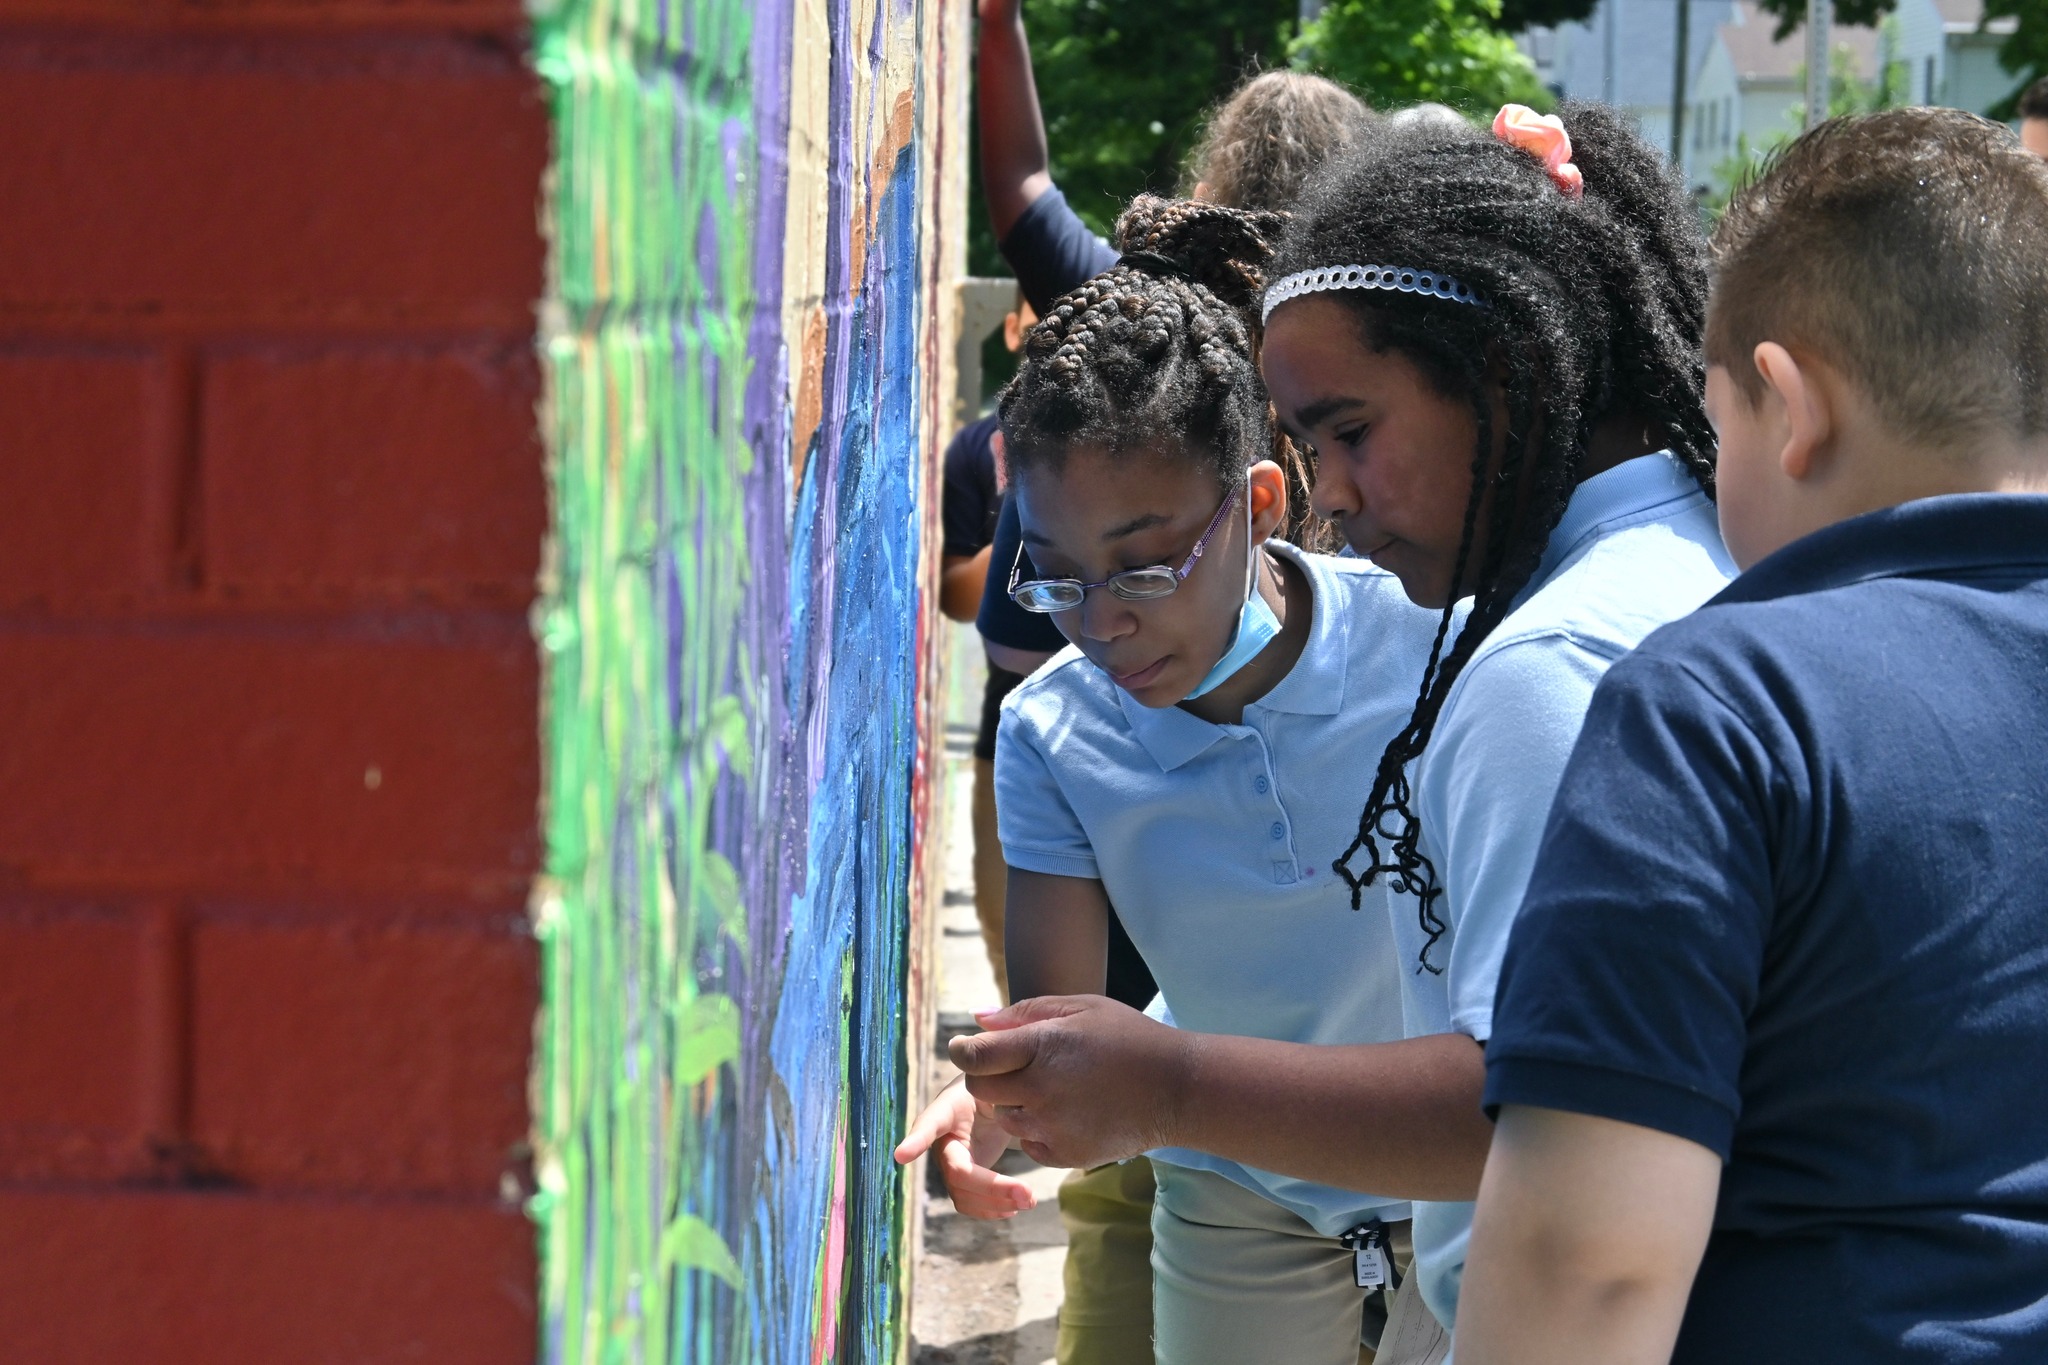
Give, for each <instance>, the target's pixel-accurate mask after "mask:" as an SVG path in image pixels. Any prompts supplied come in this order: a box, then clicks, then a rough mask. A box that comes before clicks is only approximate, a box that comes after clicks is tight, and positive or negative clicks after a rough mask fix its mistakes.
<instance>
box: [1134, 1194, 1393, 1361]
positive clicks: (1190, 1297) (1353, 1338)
mask: <svg viewBox="0 0 2048 1365" xmlns="http://www.w3.org/2000/svg"><path fill="white" fill-rule="evenodd" d="M1155 1170H1156V1174H1157V1179H1158V1187H1159V1194H1158V1198H1157V1201H1156V1202H1155V1203H1154V1205H1153V1209H1152V1312H1153V1322H1154V1338H1153V1341H1154V1352H1155V1354H1156V1357H1157V1360H1158V1365H1245V1362H1248V1361H1260V1362H1264V1361H1272V1362H1274V1365H1369V1362H1371V1360H1372V1359H1373V1353H1372V1351H1370V1350H1368V1349H1366V1348H1364V1347H1362V1346H1361V1345H1360V1344H1359V1335H1360V1330H1361V1328H1362V1327H1363V1326H1365V1325H1366V1324H1367V1323H1368V1322H1370V1324H1371V1331H1370V1332H1369V1333H1368V1335H1371V1336H1372V1337H1374V1338H1375V1339H1377V1335H1378V1329H1379V1327H1380V1326H1381V1325H1382V1324H1384V1322H1385V1321H1386V1312H1387V1304H1386V1302H1385V1299H1384V1296H1383V1295H1381V1294H1379V1293H1377V1292H1375V1293H1374V1294H1372V1295H1371V1296H1370V1297H1371V1299H1372V1302H1370V1303H1369V1302H1368V1295H1367V1291H1365V1290H1363V1289H1360V1288H1359V1287H1358V1281H1357V1279H1356V1277H1355V1275H1354V1273H1353V1258H1352V1254H1351V1252H1350V1251H1349V1250H1347V1249H1346V1248H1345V1247H1344V1246H1343V1245H1342V1244H1341V1243H1339V1242H1338V1241H1337V1239H1336V1238H1334V1237H1326V1236H1324V1235H1323V1234H1322V1233H1320V1232H1318V1231H1316V1230H1315V1229H1314V1228H1313V1227H1310V1226H1309V1225H1308V1224H1307V1223H1306V1222H1304V1221H1302V1219H1301V1218H1300V1217H1298V1216H1297V1215H1295V1214H1294V1213H1292V1212H1290V1211H1289V1210H1287V1209H1284V1208H1282V1207H1280V1206H1279V1205H1278V1204H1275V1203H1274V1202H1273V1201H1272V1200H1270V1199H1267V1198H1265V1197H1263V1196H1261V1195H1257V1194H1254V1193H1252V1192H1251V1191H1250V1190H1248V1189H1245V1188H1244V1187H1243V1186H1242V1185H1239V1184H1236V1183H1235V1182H1233V1181H1230V1180H1226V1179H1224V1178H1223V1177H1222V1176H1220V1175H1216V1174H1214V1173H1212V1172H1209V1171H1197V1170H1191V1169H1189V1168H1187V1167H1185V1166H1172V1165H1168V1164H1166V1163H1164V1162H1161V1163H1160V1164H1159V1165H1158V1166H1157V1167H1156V1168H1155ZM1387 1230H1388V1232H1389V1233H1390V1234H1391V1236H1390V1240H1391V1241H1392V1243H1393V1247H1392V1250H1393V1253H1394V1264H1395V1267H1396V1269H1397V1270H1398V1271H1399V1272H1400V1273H1401V1275H1402V1276H1403V1277H1404V1279H1405V1278H1406V1277H1407V1275H1408V1271H1409V1268H1410V1266H1411V1265H1412V1263H1413V1259H1414V1248H1413V1244H1412V1242H1411V1240H1410V1238H1409V1229H1408V1224H1406V1223H1393V1224H1389V1225H1388V1229H1387ZM1412 1285H1413V1282H1412V1281H1408V1283H1407V1285H1406V1286H1404V1287H1406V1288H1407V1289H1408V1292H1410V1293H1412V1292H1414V1291H1413V1288H1412Z"/></svg>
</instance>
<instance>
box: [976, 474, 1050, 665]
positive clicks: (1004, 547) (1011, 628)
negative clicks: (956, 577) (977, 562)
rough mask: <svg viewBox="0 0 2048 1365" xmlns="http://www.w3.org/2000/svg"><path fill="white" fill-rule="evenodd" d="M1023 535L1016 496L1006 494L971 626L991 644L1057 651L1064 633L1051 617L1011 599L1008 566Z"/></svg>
mask: <svg viewBox="0 0 2048 1365" xmlns="http://www.w3.org/2000/svg"><path fill="white" fill-rule="evenodd" d="M1023 535H1024V533H1023V531H1022V530H1021V529H1020V528H1019V527H1018V525H1017V500H1016V499H1015V498H1008V497H1006V498H1004V499H1003V506H1002V511H1001V513H1000V514H999V515H998V516H997V518H996V538H995V540H994V541H993V542H992V544H993V545H994V548H993V549H991V550H990V551H989V555H988V579H987V581H986V582H985V583H984V584H983V585H982V589H981V611H980V613H979V614H978V615H977V616H976V617H975V618H974V628H975V629H976V630H978V631H980V632H981V638H982V639H984V640H987V641H989V642H990V643H992V644H998V645H1008V646H1009V647H1010V648H1011V649H1028V650H1031V651H1032V652H1033V653H1037V654H1053V653H1057V652H1058V651H1060V650H1062V649H1065V648H1066V647H1067V637H1066V636H1064V635H1062V634H1060V628H1059V627H1058V626H1056V625H1054V624H1053V623H1052V618H1051V617H1050V616H1043V615H1040V614H1039V613H1037V612H1035V611H1026V610H1024V608H1022V607H1020V606H1018V605H1017V604H1016V603H1015V602H1013V601H1011V600H1010V570H1011V568H1012V567H1013V566H1014V565H1015V564H1016V563H1017V555H1018V550H1019V548H1020V547H1021V546H1022V544H1023ZM1024 567H1025V576H1026V577H1029V576H1030V570H1031V561H1030V560H1028V559H1027V560H1025V561H1024Z"/></svg>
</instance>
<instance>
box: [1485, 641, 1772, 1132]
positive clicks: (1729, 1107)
mask: <svg viewBox="0 0 2048 1365" xmlns="http://www.w3.org/2000/svg"><path fill="white" fill-rule="evenodd" d="M1779 773H1780V769H1779V768H1778V766H1777V765H1776V764H1774V763H1773V761H1772V759H1771V756H1770V753H1769V752H1768V751H1767V749H1766V748H1765V746H1764V745H1763V744H1762V743H1761V742H1760V741H1759V740H1758V739H1757V738H1756V736H1755V735H1754V733H1753V732H1752V731H1751V729H1750V727H1748V726H1747V725H1745V724H1744V723H1743V721H1742V719H1741V718H1740V717H1739V716H1737V715H1736V714H1735V713H1734V712H1733V711H1732V710H1731V709H1729V707H1728V706H1727V705H1725V704H1724V703H1723V702H1722V701H1721V700H1720V699H1719V698H1717V697H1716V696H1715V695H1714V694H1713V693H1712V692H1710V691H1709V690H1708V689H1707V688H1706V687H1705V686H1704V685H1702V684H1701V683H1700V682H1699V681H1698V680H1697V679H1696V678H1695V677H1694V675H1693V674H1692V673H1691V672H1690V671H1689V670H1687V669H1686V668H1685V667H1683V666H1682V665H1680V664H1679V663H1677V662H1675V661H1672V660H1668V659H1663V658H1657V657H1652V656H1649V655H1646V654H1644V653H1640V652H1639V653H1637V654H1636V655H1633V656H1631V657H1629V658H1626V659H1623V660H1622V661H1621V662H1620V663H1618V664H1616V665H1615V666H1614V667H1613V668H1612V669H1611V670H1610V671H1609V672H1608V674H1607V676H1606V678H1605V679H1603V680H1602V682H1601V684H1600V686H1599V688H1598V690H1597V691H1595V693H1594V695H1593V704H1592V707H1591V709H1590V710H1589V711H1588V712H1587V715H1586V724H1585V728H1584V729H1583V730H1582V731H1581V732H1580V735H1579V740H1578V743H1577V745H1576V746H1575V747H1574V749H1573V750H1572V756H1571V761H1570V763H1569V764H1568V765H1567V766H1566V768H1565V773H1564V779H1563V782H1562V784H1561V785H1560V786H1559V788H1558V793H1557V800H1556V802H1555V804H1554V805H1553V806H1552V807H1551V812H1550V820H1549V823H1548V825H1547V827H1546V828H1545V831H1544V836H1543V844H1542V848H1541V850H1540V852H1539V853H1538V855H1537V859H1536V867H1535V870H1534V872H1533V873H1532V874H1531V876H1530V879H1529V888H1528V892H1527V894H1526V896H1525V897H1524V899H1523V903H1522V913H1521V917H1520V918H1519V919H1518V920H1517V922H1516V926H1515V929H1514V933H1513V934H1512V936H1511V937H1510V939H1509V943H1508V950H1507V957H1506V960H1505V962H1504V963H1503V965H1502V968H1501V975H1500V988H1499V994H1498V995H1497V996H1496V998H1495V1001H1494V1016H1493V1026H1494V1027H1493V1037H1492V1038H1491V1040H1489V1042H1488V1043H1487V1048H1486V1107H1487V1110H1488V1112H1489V1113H1497V1112H1498V1110H1499V1107H1500V1106H1501V1105H1503V1104H1524V1105H1533V1106H1537V1107H1540V1108H1545V1109H1560V1110H1566V1111H1569V1112H1572V1113H1580V1114H1592V1115H1595V1116H1597V1117H1601V1118H1610V1119H1616V1120H1619V1121H1621V1122H1623V1123H1633V1124H1636V1125H1639V1126H1641V1127H1645V1128H1654V1129H1657V1130H1659V1131H1660V1132H1666V1133H1671V1134H1674V1135H1675V1136H1678V1137H1682V1138H1686V1139H1688V1140H1690V1141H1693V1142H1697V1143H1699V1144H1700V1145H1701V1146H1703V1147H1707V1148H1709V1149H1711V1150H1712V1151H1714V1152H1716V1153H1718V1154H1719V1155H1720V1156H1721V1157H1722V1159H1723V1160H1726V1159H1727V1157H1728V1152H1729V1147H1730V1143H1731V1140H1732V1138H1733V1135H1734V1129H1735V1121H1736V1118H1737V1117H1738V1115H1739V1114H1740V1112H1741V1094H1740V1090H1739V1088H1738V1083H1739V1080H1740V1077H1741V1073H1742V1062H1743V1056H1744V1053H1745V1051H1746V1048H1747V1043H1748V1028H1747V1021H1748V1019H1749V1016H1750V1012H1751V1008H1752V1006H1753V1005H1754V1004H1755V1002H1756V996H1757V991H1758V981H1759V978H1760V976H1761V973H1762V969H1763V955H1764V944H1765V941H1766V938H1767V936H1768V934H1769V931H1770V922H1771V917H1772V910H1773V904H1774V897H1773V894H1772V886H1773V878H1772V869H1771V863H1772V859H1771V844H1772V837H1771V833H1770V831H1771V828H1772V811H1773V809H1783V808H1784V805H1783V803H1784V800H1785V796H1784V791H1783V779H1782V778H1781V777H1780V775H1779Z"/></svg>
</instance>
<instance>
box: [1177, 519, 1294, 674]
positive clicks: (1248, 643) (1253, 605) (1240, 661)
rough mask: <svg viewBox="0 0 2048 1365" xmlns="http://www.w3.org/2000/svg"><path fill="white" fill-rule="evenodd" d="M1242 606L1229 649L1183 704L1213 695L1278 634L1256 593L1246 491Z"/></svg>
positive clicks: (1269, 611)
mask: <svg viewBox="0 0 2048 1365" xmlns="http://www.w3.org/2000/svg"><path fill="white" fill-rule="evenodd" d="M1244 543H1245V566H1244V605H1243V606H1242V607H1240V608H1239V609H1238V613H1237V633H1236V634H1235V635H1234V636H1232V637H1231V641H1230V648H1228V649H1226V650H1224V651H1223V657H1222V658H1220V659H1218V660H1217V661H1216V666H1215V667H1214V668H1212V669H1210V670H1209V672H1208V673H1207V674H1206V675H1205V676H1204V677H1203V679H1202V681H1200V682H1199V683H1197V684H1195V690H1194V691H1192V692H1190V693H1188V694H1187V696H1186V697H1185V698H1183V700H1186V701H1193V700H1194V699H1195V698H1196V697H1199V696H1201V695H1202V694H1203V693H1204V692H1213V691H1215V690H1216V689H1217V688H1219V687H1221V686H1222V685H1223V684H1224V683H1226V682H1228V681H1230V679H1231V677H1232V675H1234V674H1235V673H1236V672H1237V671H1238V670H1239V669H1240V668H1243V667H1244V666H1245V665H1246V664H1248V663H1250V662H1251V661H1252V660H1253V659H1255V658H1257V657H1258V654H1259V651H1260V650H1262V649H1264V648H1265V647H1266V646H1267V645H1270V644H1272V643H1273V637H1274V636H1276V635H1278V634H1279V633H1280V618H1279V617H1277V616H1275V615H1274V614H1273V609H1272V608H1271V607H1269V606H1267V605H1266V595H1265V594H1264V593H1262V592H1260V591H1259V547H1258V546H1256V545H1254V544H1252V499H1251V493H1250V490H1246V493H1245V499H1244Z"/></svg>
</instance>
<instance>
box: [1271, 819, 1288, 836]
mask: <svg viewBox="0 0 2048 1365" xmlns="http://www.w3.org/2000/svg"><path fill="white" fill-rule="evenodd" d="M1273 837H1274V838H1275V839H1285V838H1286V837H1287V826H1285V825H1283V824H1281V823H1280V822H1279V821H1278V820H1275V821H1274V822H1273Z"/></svg>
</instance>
